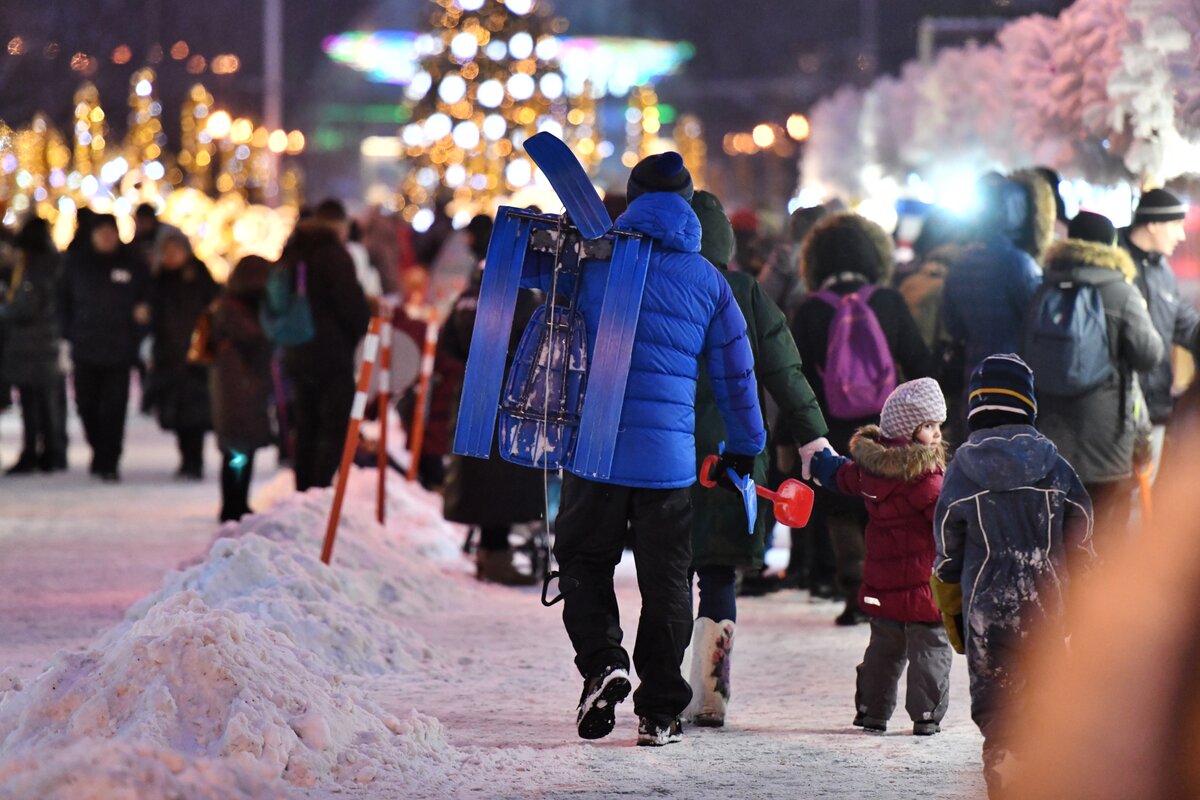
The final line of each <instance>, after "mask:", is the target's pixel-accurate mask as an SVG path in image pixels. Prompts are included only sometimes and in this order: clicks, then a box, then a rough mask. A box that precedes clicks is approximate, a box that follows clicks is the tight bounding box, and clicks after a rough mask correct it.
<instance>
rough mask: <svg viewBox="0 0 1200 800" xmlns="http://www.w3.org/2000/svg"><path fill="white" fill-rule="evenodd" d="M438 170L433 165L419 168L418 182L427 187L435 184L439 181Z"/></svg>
mask: <svg viewBox="0 0 1200 800" xmlns="http://www.w3.org/2000/svg"><path fill="white" fill-rule="evenodd" d="M437 179H438V175H437V171H436V170H434V169H433V167H421V169H419V170H417V183H419V184H421V185H422V186H425V187H427V188H428V187H430V186H433V185H434V184H435V183H437Z"/></svg>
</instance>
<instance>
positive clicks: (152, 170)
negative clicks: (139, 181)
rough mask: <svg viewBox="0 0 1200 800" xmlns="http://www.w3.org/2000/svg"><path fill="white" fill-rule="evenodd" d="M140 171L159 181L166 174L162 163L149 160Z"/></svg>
mask: <svg viewBox="0 0 1200 800" xmlns="http://www.w3.org/2000/svg"><path fill="white" fill-rule="evenodd" d="M142 172H144V173H145V174H146V177H147V178H149V179H150V180H152V181H161V180H162V179H163V176H164V175H166V174H167V171H166V170H165V169H163V165H162V164H160V163H158V162H157V161H151V162H150V163H149V164H146V165H145V166H144V167H143V168H142Z"/></svg>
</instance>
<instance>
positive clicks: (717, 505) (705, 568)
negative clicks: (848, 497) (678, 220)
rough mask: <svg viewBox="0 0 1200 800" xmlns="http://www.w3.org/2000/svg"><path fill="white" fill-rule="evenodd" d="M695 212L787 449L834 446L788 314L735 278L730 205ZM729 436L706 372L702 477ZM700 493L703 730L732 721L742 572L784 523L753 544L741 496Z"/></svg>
mask: <svg viewBox="0 0 1200 800" xmlns="http://www.w3.org/2000/svg"><path fill="white" fill-rule="evenodd" d="M692 209H693V210H694V211H695V212H696V216H697V217H698V218H699V220H700V229H701V239H700V255H702V256H704V257H705V258H707V259H708V260H709V262H710V263H711V264H713V266H715V267H717V269H719V270H720V271H721V275H722V276H723V277H724V278H725V280H726V281H728V282H729V288H730V289H731V290H732V291H733V297H734V299H735V300H736V301H737V304H738V308H740V309H741V311H742V316H744V317H745V318H746V336H747V339H748V340H749V342H750V350H751V351H752V352H753V354H754V374H755V378H756V379H757V381H758V387H759V406H760V407H761V408H766V406H765V404H764V401H765V398H764V397H763V396H762V393H763V391H764V390H765V391H766V392H768V393H770V395H771V397H772V398H774V399H775V402H776V403H777V404H778V406H779V408H780V413H781V414H782V415H783V416H784V417H785V418H786V419H787V421H788V425H787V430H788V432H789V437H790V438H789V439H788V444H789V445H790V446H791V447H792V448H802V449H812V450H821V449H824V448H825V447H826V446H827V445H828V444H829V442H828V440H826V439H825V438H824V437H825V434H826V432H827V431H828V428H827V426H826V425H825V419H824V417H822V416H821V409H820V406H819V405H818V404H817V398H816V396H815V395H814V394H813V390H812V388H811V387H810V386H809V385H808V381H807V380H806V379H805V378H804V372H803V371H802V370H801V367H800V354H799V353H798V352H797V351H796V343H795V342H794V341H793V340H792V334H791V331H789V330H788V326H787V320H786V319H785V318H784V316H783V312H782V311H780V310H779V308H778V307H777V306H776V305H775V303H773V302H772V301H771V299H770V298H769V297H768V296H767V293H766V290H765V289H764V288H763V285H762V283H761V281H755V280H754V278H753V277H752V276H750V275H748V274H746V273H744V272H731V271H729V269H728V266H729V261H730V258H731V256H732V254H733V241H734V240H733V226H732V225H730V223H729V218H728V217H726V216H725V210H724V209H723V208H722V207H721V201H720V200H718V199H717V198H716V196H715V195H712V194H710V193H708V192H704V191H697V192H696V193H695V195H694V196H693V197H692ZM763 424H764V425H765V424H766V420H765V419H764V420H763ZM725 438H726V433H725V423H724V421H723V420H722V418H721V412H720V409H719V408H718V407H717V401H716V398H715V397H714V396H713V392H712V387H711V386H710V385H709V381H708V371H707V370H706V369H704V368H703V367H701V377H700V380H699V381H698V382H697V384H696V471H697V474H699V471H700V469H701V466H702V464H703V461H704V459H705V458H706V457H707V456H709V455H712V454H714V453H716V452H717V448H718V445H719V443H720V442H724V441H725ZM810 443H811V445H810ZM768 461H769V458H768V453H767V451H766V450H764V451H763V452H762V453H759V455H758V456H757V457H756V458H755V461H754V470H753V472H752V473H751V477H753V478H754V481H755V483H758V484H765V482H766V480H767V467H768ZM691 493H692V506H693V508H694V509H695V514H694V515H693V517H692V570H693V571H694V572H695V573H696V576H697V580H698V583H699V589H700V603H699V608H698V609H697V612H696V624H695V626H694V628H693V630H692V665H691V680H690V681H689V682H690V684H691V687H692V703H691V705H690V706H689V707H688V714H687V715H686V716H690V717H691V718H692V720H693V721H694V722H695V723H696V724H697V725H701V726H709V727H719V726H721V725H723V724H724V722H725V711H726V706H727V704H728V702H729V696H730V688H731V685H730V658H731V655H732V652H733V642H734V634H735V630H736V626H737V598H736V586H735V584H736V579H737V575H736V571H737V570H738V569H743V570H756V569H759V568H761V567H762V565H763V556H764V551H765V542H766V533H767V530H768V529H769V527H770V526H773V525H774V524H775V516H774V512H773V509H772V506H771V504H770V503H766V502H764V503H761V504H759V507H758V512H759V513H758V518H757V520H756V521H755V525H754V532H753V535H750V536H747V535H746V508H745V505H744V503H743V501H742V499H741V497H740V496H738V495H734V494H732V493H730V492H719V491H712V490H709V489H705V488H703V487H702V486H701V485H700V484H699V483H695V484H692V492H691Z"/></svg>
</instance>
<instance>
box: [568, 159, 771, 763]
mask: <svg viewBox="0 0 1200 800" xmlns="http://www.w3.org/2000/svg"><path fill="white" fill-rule="evenodd" d="M627 192H628V197H629V201H630V205H629V208H628V210H627V211H626V212H625V213H624V214H622V215H621V217H620V218H619V219H618V220H617V227H618V228H621V229H622V230H627V231H635V232H638V233H641V234H644V235H646V236H648V237H650V238H651V239H653V240H654V252H653V255H652V256H651V259H650V266H649V269H648V271H647V274H646V284H645V290H644V292H643V295H642V304H641V312H640V316H639V319H638V325H637V331H636V333H635V336H634V345H633V355H632V358H631V361H630V365H629V381H628V384H627V386H626V388H625V395H624V401H623V404H622V410H621V418H620V419H621V421H620V426H619V433H618V435H617V441H616V446H615V451H614V457H613V466H612V473H611V475H612V476H611V478H610V479H608V480H607V481H605V482H600V481H597V480H595V479H592V478H589V477H583V476H578V475H572V474H569V473H568V474H566V475H565V476H564V478H563V486H562V500H561V503H562V505H561V510H560V512H559V515H558V519H557V522H556V528H555V545H554V555H555V557H556V558H557V559H558V562H559V571H560V573H561V575H562V576H563V579H564V583H563V586H564V588H565V597H564V600H563V623H564V625H565V626H566V628H567V633H568V635H570V637H571V643H572V644H573V645H574V647H575V654H576V655H575V664H576V666H577V667H578V668H579V671H580V673H582V675H583V677H584V688H583V694H582V696H581V697H580V700H579V708H578V715H577V718H576V724H577V728H578V732H579V735H580V736H581V737H583V738H584V739H598V738H600V737H602V736H606V735H608V733H609V732H611V731H612V729H613V726H614V724H615V715H614V706H615V705H616V704H617V703H619V702H621V701H622V700H624V699H625V697H626V695H628V694H629V691H630V688H631V687H630V682H629V655H628V654H627V653H626V651H625V649H624V648H623V647H622V646H621V637H622V633H621V626H620V617H619V612H618V608H617V598H616V595H615V594H614V592H613V571H614V569H615V568H616V565H617V563H618V562H619V561H620V560H621V553H622V551H623V550H624V548H625V544H626V541H627V540H628V539H629V538H630V537H631V536H632V540H633V550H634V558H635V562H636V565H637V573H638V586H639V588H640V589H641V594H642V613H641V619H640V620H639V622H638V635H637V643H636V645H635V647H634V650H633V664H634V666H635V667H636V669H637V673H638V677H639V678H640V679H641V685H640V686H639V687H638V690H637V691H636V692H634V697H633V700H634V711H635V713H636V714H637V715H638V717H639V719H640V723H639V726H638V744H641V745H652V746H654V745H664V744H669V743H671V742H677V741H679V739H680V736H681V726H680V722H679V715H680V713H681V712H682V711H683V710H684V708H686V707H687V705H688V702H689V701H690V700H691V696H692V691H691V689H690V688H689V686H688V683H687V681H686V680H684V678H683V676H682V675H681V674H680V664H681V662H682V661H683V653H684V650H685V649H686V648H687V645H688V642H689V641H690V639H691V634H692V613H691V597H690V592H689V587H688V567H689V565H690V563H691V556H692V548H691V528H692V524H691V523H692V502H691V497H690V495H689V492H688V487H690V486H691V484H692V483H694V482H695V480H696V452H695V450H696V446H695V401H696V380H697V377H698V375H699V364H700V359H702V358H703V359H704V361H705V365H706V366H707V368H708V374H709V378H710V381H711V385H712V389H713V394H714V395H715V397H716V401H717V406H718V408H719V409H720V411H721V416H722V418H723V420H724V422H725V428H726V433H727V439H726V455H725V456H723V459H722V463H721V465H720V469H719V474H721V475H725V468H726V467H732V468H733V469H734V470H735V471H736V472H737V473H738V474H739V475H745V474H747V473H749V472H750V471H751V470H752V469H753V466H754V457H755V456H756V455H757V454H758V453H759V451H761V450H762V449H763V446H764V444H765V440H766V433H765V431H764V430H763V424H762V412H761V411H760V410H759V405H758V392H757V385H756V383H755V380H754V357H753V355H752V353H751V350H750V344H749V342H748V341H747V339H746V321H745V318H744V317H743V316H742V312H741V311H740V310H739V309H738V305H737V302H736V301H735V300H734V298H733V294H732V292H731V291H730V289H729V284H728V282H727V281H726V280H725V279H724V278H723V277H721V275H720V273H719V272H717V270H716V269H715V268H714V267H713V266H712V265H711V264H709V263H708V262H707V261H706V260H705V259H704V257H703V256H701V255H700V252H699V251H700V222H699V220H698V219H697V218H696V214H695V213H694V212H693V211H692V208H691V206H690V205H689V201H690V199H691V197H692V178H691V175H690V174H688V171H687V169H686V168H685V167H684V165H683V159H682V158H680V156H679V154H678V153H664V154H662V155H658V156H650V157H648V158H646V159H643V160H642V162H641V163H639V164H638V165H637V166H636V167H635V168H634V170H633V172H632V174H631V175H630V178H629V184H628V188H627ZM581 280H582V283H581V285H580V290H579V308H580V310H581V311H582V313H583V316H584V319H585V321H586V324H587V327H588V347H589V353H588V356H589V359H590V358H591V356H592V352H591V351H593V350H594V349H595V347H596V344H597V343H596V340H595V339H596V336H595V334H596V327H597V324H598V321H599V318H600V313H599V312H600V305H601V303H602V301H603V294H604V282H605V280H606V275H605V273H604V270H602V269H598V268H589V269H586V270H584V271H583V276H582V278H581ZM605 388H606V387H603V386H598V385H589V386H588V395H589V396H592V395H593V394H596V393H599V392H603V391H605Z"/></svg>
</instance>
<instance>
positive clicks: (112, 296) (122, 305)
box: [62, 214, 150, 483]
mask: <svg viewBox="0 0 1200 800" xmlns="http://www.w3.org/2000/svg"><path fill="white" fill-rule="evenodd" d="M76 238H77V239H78V238H79V237H78V236H77V237H76ZM72 247H73V248H74V249H68V251H67V259H66V263H65V266H64V270H63V293H62V315H63V329H64V332H65V333H66V338H67V341H69V342H70V343H71V360H72V363H73V364H74V379H75V402H76V404H77V406H78V407H79V417H80V419H81V420H82V422H83V431H84V434H85V436H86V437H87V441H88V444H89V445H90V446H91V448H92V464H91V468H90V469H91V473H92V474H93V475H97V476H99V477H100V479H101V480H104V481H106V482H110V483H111V482H115V481H118V480H120V472H119V466H120V460H121V451H122V449H123V446H124V441H125V415H126V411H127V408H126V407H127V406H128V405H129V371H130V369H131V368H132V367H133V365H134V362H136V361H137V356H138V345H139V343H140V342H141V340H142V338H143V336H144V335H145V332H146V326H147V325H148V324H149V322H150V304H149V300H150V275H149V270H148V268H147V267H146V263H145V261H143V260H142V259H141V257H139V256H138V254H137V253H136V252H134V251H133V250H132V249H131V248H130V247H129V246H128V245H124V244H122V243H121V237H120V235H119V234H118V233H117V220H116V218H115V217H113V216H112V215H111V214H95V215H93V216H92V219H91V230H90V233H89V234H88V236H87V240H86V242H83V243H80V244H79V246H78V247H76V246H75V243H72Z"/></svg>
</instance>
